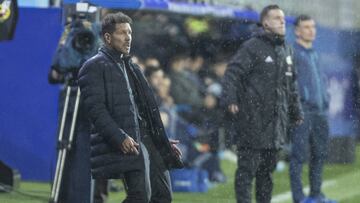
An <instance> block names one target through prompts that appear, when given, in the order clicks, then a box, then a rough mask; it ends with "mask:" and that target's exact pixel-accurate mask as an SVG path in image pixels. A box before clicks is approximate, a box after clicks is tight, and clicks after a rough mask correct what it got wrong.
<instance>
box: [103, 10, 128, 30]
mask: <svg viewBox="0 0 360 203" xmlns="http://www.w3.org/2000/svg"><path fill="white" fill-rule="evenodd" d="M119 23H129V24H132V20H131V18H130V17H129V16H127V15H125V14H124V13H122V12H117V13H110V14H107V15H106V16H105V17H104V19H103V20H102V22H101V35H102V36H104V34H105V33H110V34H112V33H113V32H114V31H115V27H116V24H119Z"/></svg>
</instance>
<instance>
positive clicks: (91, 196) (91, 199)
mask: <svg viewBox="0 0 360 203" xmlns="http://www.w3.org/2000/svg"><path fill="white" fill-rule="evenodd" d="M94 195H95V179H93V178H91V188H90V203H94Z"/></svg>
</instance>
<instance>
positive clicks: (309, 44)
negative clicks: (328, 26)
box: [296, 39, 313, 49]
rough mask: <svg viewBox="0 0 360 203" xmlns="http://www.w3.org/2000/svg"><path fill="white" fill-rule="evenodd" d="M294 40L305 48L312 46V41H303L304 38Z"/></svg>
mask: <svg viewBox="0 0 360 203" xmlns="http://www.w3.org/2000/svg"><path fill="white" fill-rule="evenodd" d="M296 42H297V43H298V44H299V45H300V46H302V47H304V48H305V49H310V48H312V46H313V43H312V42H311V41H304V40H301V39H297V40H296Z"/></svg>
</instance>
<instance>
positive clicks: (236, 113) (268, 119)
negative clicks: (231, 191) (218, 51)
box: [224, 5, 303, 203]
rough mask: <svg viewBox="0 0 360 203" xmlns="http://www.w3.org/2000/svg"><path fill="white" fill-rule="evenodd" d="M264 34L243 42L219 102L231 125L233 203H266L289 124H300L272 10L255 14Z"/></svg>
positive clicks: (280, 27)
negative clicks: (253, 200) (234, 161)
mask: <svg viewBox="0 0 360 203" xmlns="http://www.w3.org/2000/svg"><path fill="white" fill-rule="evenodd" d="M260 20H261V24H262V26H263V30H264V32H263V33H261V34H259V35H258V36H256V37H253V38H252V39H250V40H248V41H247V42H245V43H244V44H243V45H242V46H241V48H240V49H239V51H238V52H237V53H236V55H235V56H234V57H233V59H232V60H231V61H230V63H229V64H228V70H227V72H226V74H225V78H224V81H226V82H225V84H224V91H225V92H224V94H225V95H224V98H225V104H226V107H227V109H228V111H229V112H230V113H231V114H232V117H233V122H235V125H233V126H235V128H236V129H235V131H236V143H237V147H238V168H237V170H236V179H235V190H236V198H237V201H238V202H239V203H240V202H242V203H243V202H245V203H248V202H251V183H252V180H253V179H254V178H256V200H257V202H262V203H264V202H270V201H271V193H272V188H273V182H272V172H273V171H274V169H275V166H276V162H277V152H278V151H279V149H281V146H282V145H283V144H284V138H285V137H286V131H287V128H288V125H289V123H290V122H294V123H301V122H302V119H303V115H302V110H301V106H300V103H299V98H298V93H297V84H296V71H295V69H294V67H293V64H292V53H291V50H290V49H289V47H288V46H287V45H286V44H285V43H284V36H285V16H284V13H283V11H282V10H281V9H280V8H279V7H278V6H277V5H270V6H267V7H265V8H264V9H263V11H262V12H261V15H260Z"/></svg>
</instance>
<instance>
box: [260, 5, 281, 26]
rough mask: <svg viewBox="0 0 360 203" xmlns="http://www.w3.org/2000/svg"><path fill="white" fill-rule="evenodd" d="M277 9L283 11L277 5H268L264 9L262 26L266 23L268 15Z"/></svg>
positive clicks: (261, 16) (261, 18) (261, 17)
mask: <svg viewBox="0 0 360 203" xmlns="http://www.w3.org/2000/svg"><path fill="white" fill-rule="evenodd" d="M277 9H281V8H280V7H279V6H278V5H276V4H272V5H268V6H266V7H265V8H263V10H262V11H261V13H260V23H261V24H262V23H263V22H264V19H265V18H266V17H267V15H268V14H269V12H270V11H271V10H277Z"/></svg>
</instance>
